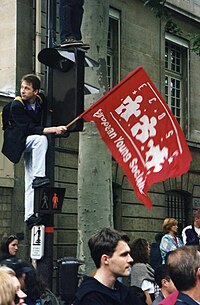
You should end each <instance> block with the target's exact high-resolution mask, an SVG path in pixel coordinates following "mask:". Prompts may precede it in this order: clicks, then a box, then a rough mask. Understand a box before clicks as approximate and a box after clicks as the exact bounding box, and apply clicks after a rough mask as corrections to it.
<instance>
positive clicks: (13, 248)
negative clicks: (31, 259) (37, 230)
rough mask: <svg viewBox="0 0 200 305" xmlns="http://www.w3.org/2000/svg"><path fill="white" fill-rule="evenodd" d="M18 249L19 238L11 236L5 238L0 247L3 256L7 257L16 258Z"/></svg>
mask: <svg viewBox="0 0 200 305" xmlns="http://www.w3.org/2000/svg"><path fill="white" fill-rule="evenodd" d="M18 247H19V240H18V238H17V236H15V235H10V236H8V237H4V238H3V240H2V242H1V246H0V250H1V254H2V255H3V256H6V255H8V256H9V255H11V256H16V254H17V251H18Z"/></svg>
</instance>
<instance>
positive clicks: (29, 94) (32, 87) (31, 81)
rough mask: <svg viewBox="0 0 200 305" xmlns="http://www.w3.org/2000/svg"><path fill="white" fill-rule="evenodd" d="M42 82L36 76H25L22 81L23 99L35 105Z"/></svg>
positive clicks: (21, 91)
mask: <svg viewBox="0 0 200 305" xmlns="http://www.w3.org/2000/svg"><path fill="white" fill-rule="evenodd" d="M40 86H41V81H40V79H39V77H37V76H36V75H35V74H27V75H24V76H23V77H22V79H21V89H20V93H21V97H22V99H23V100H26V101H29V102H30V103H33V102H34V101H35V99H36V96H37V95H38V93H39V90H40Z"/></svg>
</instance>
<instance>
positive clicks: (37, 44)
mask: <svg viewBox="0 0 200 305" xmlns="http://www.w3.org/2000/svg"><path fill="white" fill-rule="evenodd" d="M35 14H36V25H35V74H36V75H38V76H40V74H41V63H40V62H39V60H38V59H37V55H38V54H39V52H40V51H41V0H36V9H35Z"/></svg>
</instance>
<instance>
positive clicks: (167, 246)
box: [160, 234, 183, 264]
mask: <svg viewBox="0 0 200 305" xmlns="http://www.w3.org/2000/svg"><path fill="white" fill-rule="evenodd" d="M176 238H177V243H176V242H175V241H174V239H173V237H172V236H171V235H170V234H165V235H164V236H163V238H162V239H161V243H160V252H161V256H162V263H163V264H164V263H165V256H166V255H167V253H168V252H171V251H173V250H176V249H177V248H179V247H182V246H183V242H182V240H181V239H180V238H179V237H176Z"/></svg>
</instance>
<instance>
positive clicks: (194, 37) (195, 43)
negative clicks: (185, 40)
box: [189, 34, 200, 56]
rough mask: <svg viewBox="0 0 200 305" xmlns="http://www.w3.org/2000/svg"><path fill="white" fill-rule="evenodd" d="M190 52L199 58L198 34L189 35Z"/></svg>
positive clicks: (199, 35)
mask: <svg viewBox="0 0 200 305" xmlns="http://www.w3.org/2000/svg"><path fill="white" fill-rule="evenodd" d="M189 38H190V41H191V43H192V46H191V50H192V51H193V52H195V53H196V54H197V55H199V56H200V34H189Z"/></svg>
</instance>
